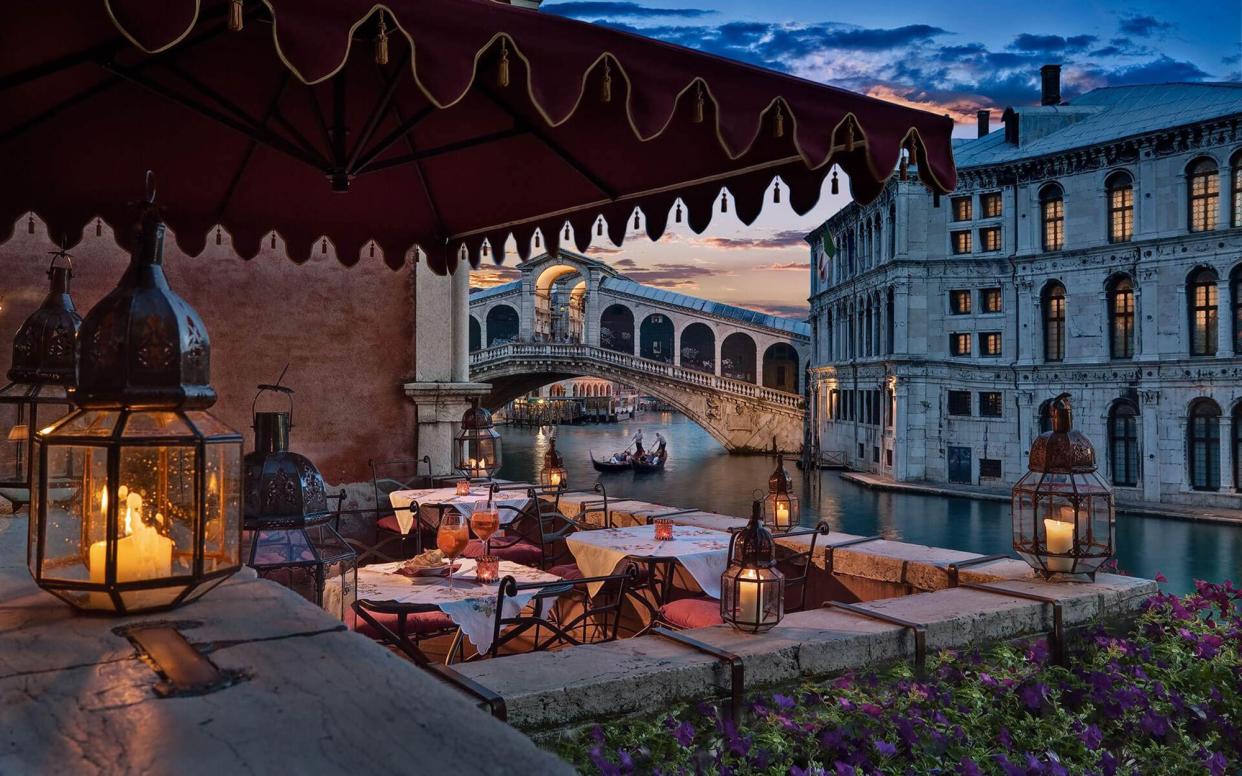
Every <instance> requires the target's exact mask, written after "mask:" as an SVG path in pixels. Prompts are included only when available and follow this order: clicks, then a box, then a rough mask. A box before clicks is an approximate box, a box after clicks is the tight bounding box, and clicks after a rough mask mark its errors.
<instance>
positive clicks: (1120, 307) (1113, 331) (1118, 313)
mask: <svg viewBox="0 0 1242 776" xmlns="http://www.w3.org/2000/svg"><path fill="white" fill-rule="evenodd" d="M1108 349H1109V355H1111V356H1112V357H1113V358H1134V284H1133V283H1132V282H1131V281H1130V278H1128V277H1126V276H1124V275H1121V276H1118V277H1117V278H1115V279H1113V281H1112V283H1110V284H1109V287H1108Z"/></svg>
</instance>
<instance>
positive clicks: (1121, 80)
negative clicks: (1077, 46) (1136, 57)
mask: <svg viewBox="0 0 1242 776" xmlns="http://www.w3.org/2000/svg"><path fill="white" fill-rule="evenodd" d="M1210 77H1211V76H1210V75H1209V74H1208V73H1206V72H1204V71H1203V70H1202V69H1201V68H1200V67H1199V66H1198V65H1196V64H1195V63H1193V62H1186V61H1182V60H1176V59H1173V58H1171V57H1169V56H1160V57H1157V58H1156V59H1153V60H1150V61H1148V62H1142V63H1140V64H1136V65H1131V66H1128V67H1120V68H1117V69H1114V70H1105V69H1102V68H1086V69H1084V70H1083V71H1082V73H1081V79H1082V82H1083V83H1084V85H1090V86H1126V85H1129V84H1151V83H1157V84H1158V83H1184V82H1188V81H1203V80H1205V79H1207V78H1210Z"/></svg>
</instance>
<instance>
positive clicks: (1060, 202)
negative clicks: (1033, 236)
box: [1039, 183, 1065, 251]
mask: <svg viewBox="0 0 1242 776" xmlns="http://www.w3.org/2000/svg"><path fill="white" fill-rule="evenodd" d="M1039 218H1040V226H1041V227H1042V229H1043V244H1044V250H1046V251H1059V250H1061V249H1062V248H1064V247H1065V195H1064V193H1062V191H1061V187H1060V186H1058V185H1057V184H1055V183H1049V184H1048V185H1047V186H1044V187H1043V188H1042V189H1040V190H1039Z"/></svg>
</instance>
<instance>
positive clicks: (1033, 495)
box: [1011, 393, 1113, 579]
mask: <svg viewBox="0 0 1242 776" xmlns="http://www.w3.org/2000/svg"><path fill="white" fill-rule="evenodd" d="M1050 413H1051V416H1052V429H1051V430H1050V431H1046V432H1044V433H1043V434H1040V435H1039V437H1038V438H1037V439H1036V440H1035V443H1034V444H1032V445H1031V453H1030V462H1029V465H1028V468H1029V471H1028V472H1027V473H1026V474H1025V475H1023V476H1022V479H1020V480H1018V482H1017V484H1015V485H1014V486H1013V506H1012V511H1011V514H1012V519H1013V548H1014V550H1016V551H1017V553H1018V555H1020V556H1021V557H1022V559H1023V560H1025V561H1026V562H1027V563H1029V564H1030V565H1031V567H1032V568H1034V569H1035V571H1036V573H1038V574H1040V575H1041V576H1043V577H1045V578H1047V579H1074V578H1081V576H1082V575H1086V576H1089V577H1092V578H1094V576H1095V572H1096V570H1098V569H1099V567H1100V566H1101V565H1103V564H1104V562H1105V561H1107V560H1108V559H1109V558H1111V557H1112V556H1113V492H1112V489H1111V488H1110V487H1109V486H1108V483H1106V482H1105V481H1104V479H1103V478H1102V477H1101V476H1100V474H1099V472H1098V471H1097V470H1096V464H1095V448H1093V447H1092V446H1091V441H1090V440H1089V439H1087V437H1086V436H1084V435H1083V434H1081V433H1079V432H1078V431H1075V430H1074V428H1073V416H1072V412H1071V409H1070V395H1069V394H1068V393H1063V394H1061V395H1060V396H1058V397H1057V398H1055V399H1053V401H1052V404H1051V406H1050Z"/></svg>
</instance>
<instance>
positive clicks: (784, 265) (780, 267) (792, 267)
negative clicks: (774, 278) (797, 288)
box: [755, 261, 811, 272]
mask: <svg viewBox="0 0 1242 776" xmlns="http://www.w3.org/2000/svg"><path fill="white" fill-rule="evenodd" d="M755 269H757V270H760V271H762V272H810V271H811V263H810V262H808V261H786V262H775V263H773V264H760V265H758V266H757V267H755Z"/></svg>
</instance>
